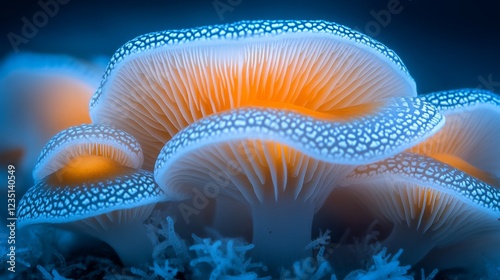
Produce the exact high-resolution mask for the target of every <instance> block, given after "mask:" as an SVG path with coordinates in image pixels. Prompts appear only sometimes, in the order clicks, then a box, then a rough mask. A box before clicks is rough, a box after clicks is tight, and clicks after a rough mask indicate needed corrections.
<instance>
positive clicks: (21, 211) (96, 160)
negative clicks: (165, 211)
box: [17, 124, 167, 265]
mask: <svg viewBox="0 0 500 280" xmlns="http://www.w3.org/2000/svg"><path fill="white" fill-rule="evenodd" d="M141 160H142V153H141V149H140V146H139V143H137V142H136V141H135V139H134V138H132V137H131V136H130V135H128V134H126V133H125V132H123V131H119V130H116V129H113V128H111V127H108V126H102V125H96V124H92V125H82V126H77V127H71V128H69V129H67V130H64V131H62V132H61V133H59V134H57V135H56V136H54V138H53V139H51V141H49V143H48V144H47V146H46V147H45V149H44V151H43V153H42V155H41V157H40V161H39V166H38V167H37V168H38V169H37V170H35V171H36V172H34V174H37V175H36V176H44V174H47V175H46V176H44V177H42V178H41V179H38V180H37V183H36V184H35V185H34V186H33V187H32V188H30V189H29V190H28V192H27V193H26V194H25V195H24V196H23V198H22V199H21V201H20V203H19V208H18V216H17V217H18V226H19V227H24V226H27V225H33V224H55V225H59V226H62V227H65V228H70V229H76V230H78V231H80V232H84V233H87V234H91V235H93V236H95V237H97V238H99V239H101V240H103V241H105V242H107V243H108V244H110V245H111V246H112V247H113V248H114V249H115V250H116V251H117V253H118V254H119V256H120V258H121V259H122V261H123V262H124V263H125V264H127V265H131V264H136V263H138V262H144V261H146V260H147V259H148V258H149V257H151V253H152V251H151V250H152V244H151V243H150V242H149V240H148V239H147V236H146V233H145V228H144V226H143V225H142V223H143V222H144V220H145V219H146V218H147V217H148V216H149V214H150V213H151V212H152V210H153V208H154V206H155V205H156V203H158V202H160V201H165V200H166V199H167V198H166V197H165V196H164V194H163V192H162V191H161V190H160V188H158V186H157V185H156V183H155V181H154V179H153V174H152V173H151V172H149V171H145V170H141V169H138V168H139V167H140V163H141ZM127 164H128V165H127Z"/></svg>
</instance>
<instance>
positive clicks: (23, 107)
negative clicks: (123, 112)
mask: <svg viewBox="0 0 500 280" xmlns="http://www.w3.org/2000/svg"><path fill="white" fill-rule="evenodd" d="M102 71H103V69H101V68H100V67H96V66H94V65H92V64H88V63H86V62H84V61H80V60H78V59H75V58H73V57H68V56H64V55H45V54H36V53H17V54H11V55H9V56H7V57H6V58H5V59H4V60H3V61H2V64H1V65H0V91H1V92H0V99H1V102H0V119H2V120H5V121H2V122H1V124H0V131H1V134H2V137H1V138H0V155H2V157H4V156H5V155H9V154H10V155H12V152H13V151H17V152H18V153H16V155H18V157H16V158H12V159H11V161H10V163H12V162H13V161H12V160H14V159H15V160H16V161H17V162H16V163H17V164H19V172H23V173H26V175H27V177H29V175H28V174H29V173H30V172H31V170H32V169H33V167H34V165H35V163H36V159H37V156H38V154H39V153H40V150H41V149H42V148H43V146H44V144H45V143H46V142H47V141H48V140H49V139H50V138H51V137H52V136H53V135H54V134H56V133H57V132H59V131H61V130H63V129H65V128H68V127H70V126H74V125H79V124H82V123H90V116H89V110H88V103H89V101H90V98H91V96H92V93H93V92H94V91H95V90H96V88H97V87H98V85H99V81H100V78H101V75H102ZM7 120H8V121H7ZM18 174H19V173H18ZM23 179H24V178H23ZM26 180H27V182H26V183H28V184H31V183H29V181H31V178H26Z"/></svg>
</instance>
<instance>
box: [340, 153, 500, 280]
mask: <svg viewBox="0 0 500 280" xmlns="http://www.w3.org/2000/svg"><path fill="white" fill-rule="evenodd" d="M346 182H348V183H345V184H344V186H345V187H344V188H339V189H337V190H335V191H334V192H332V197H335V199H336V200H344V201H350V204H349V205H350V207H348V208H347V207H346V208H344V209H343V210H344V211H345V212H349V213H355V214H358V215H366V213H369V215H371V217H372V218H374V219H377V220H379V221H380V223H382V224H390V225H392V226H393V228H392V231H391V232H390V234H389V235H388V236H387V237H386V238H385V239H383V240H382V246H384V247H387V248H388V249H389V250H390V251H393V252H396V251H398V250H399V249H400V248H402V249H404V253H403V255H402V256H401V258H400V260H401V263H403V264H412V265H413V264H416V263H417V262H419V261H420V260H422V259H423V258H424V257H425V256H426V255H428V254H429V253H430V252H431V250H437V251H438V252H439V250H441V254H440V256H441V257H442V259H439V258H433V259H432V260H434V261H436V262H435V263H433V262H429V263H428V265H429V266H428V268H431V269H434V268H436V266H437V268H438V269H440V270H443V269H451V268H462V269H468V270H469V271H470V272H472V271H474V272H477V271H478V270H481V269H482V268H483V266H482V265H480V267H478V266H477V264H478V262H480V260H481V258H482V256H489V257H492V258H498V257H500V251H499V250H498V249H499V248H498V244H500V235H499V234H498V233H499V232H500V221H499V217H500V189H499V188H498V186H492V185H489V184H488V183H486V182H484V181H481V180H479V179H477V178H474V177H473V176H470V175H468V174H466V173H465V172H463V171H461V170H459V169H457V168H454V167H453V166H451V165H448V164H446V163H443V162H440V161H438V160H436V159H434V158H431V157H427V156H422V155H416V154H411V153H402V154H399V155H397V156H395V157H392V158H389V159H386V160H384V161H381V162H377V163H374V164H370V165H365V166H360V167H358V168H356V170H355V171H354V172H353V173H352V174H351V175H349V176H348V178H347V179H346ZM363 210H364V211H363ZM363 212H364V213H363ZM478 241H480V242H478ZM469 245H470V246H469ZM464 246H465V247H464ZM457 247H458V248H460V247H461V248H462V251H461V253H460V254H461V255H456V253H453V252H454V251H455V252H458V250H457ZM445 252H448V253H447V254H451V255H448V256H446V257H445V255H446V253H445ZM475 257H477V258H478V260H472V259H474V258H475ZM426 258H427V257H426ZM460 259H462V260H460ZM457 260H459V262H457ZM471 264H473V265H475V266H476V267H471ZM460 265H464V266H462V267H460ZM476 276H477V275H476ZM483 276H484V275H483Z"/></svg>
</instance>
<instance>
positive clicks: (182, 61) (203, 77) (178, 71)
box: [90, 20, 416, 169]
mask: <svg viewBox="0 0 500 280" xmlns="http://www.w3.org/2000/svg"><path fill="white" fill-rule="evenodd" d="M397 96H405V97H413V96H416V89H415V83H414V81H413V79H412V78H411V77H410V75H409V74H408V71H407V69H406V68H405V66H404V65H403V63H402V62H401V60H400V59H399V57H398V56H397V55H396V54H395V53H394V52H393V51H391V50H390V49H388V48H387V47H385V46H384V45H382V44H381V43H379V42H377V41H375V40H373V39H371V38H369V37H367V36H366V35H363V34H361V33H358V32H356V31H353V30H351V29H349V28H347V27H344V26H342V25H338V24H335V23H330V22H325V21H292V20H289V21H286V20H270V21H242V22H237V23H233V24H225V25H214V26H206V27H199V28H192V29H182V30H172V31H163V32H155V33H149V34H145V35H142V36H139V37H137V38H135V39H133V40H131V41H130V42H128V43H126V44H125V45H124V46H123V47H121V48H120V49H118V50H117V52H116V53H115V54H114V56H113V58H112V59H111V62H110V64H109V65H108V69H107V70H106V72H105V74H104V76H103V80H102V83H101V86H100V87H99V89H98V90H97V91H96V93H95V94H94V96H93V97H92V100H91V103H90V110H91V117H92V120H93V121H94V122H96V123H103V124H113V125H114V126H116V127H117V128H120V129H122V130H125V131H127V132H129V133H131V134H132V135H134V136H135V137H136V138H137V139H138V141H139V142H140V143H141V145H142V147H143V149H144V153H145V168H146V169H152V168H153V166H154V161H155V159H156V157H157V155H158V153H159V151H160V149H161V148H162V147H163V145H164V144H165V143H166V142H167V141H168V140H169V139H170V138H171V137H172V136H173V135H175V134H176V133H177V132H178V131H180V130H181V129H182V128H184V127H185V126H187V125H189V124H190V123H193V122H194V121H196V120H198V119H200V118H203V117H206V116H208V115H211V114H213V113H217V112H221V111H225V110H228V109H232V108H238V107H241V106H261V105H262V104H265V105H266V106H268V107H274V108H283V107H284V105H283V104H292V105H295V106H299V107H303V108H305V109H309V110H314V111H318V112H330V111H333V110H337V109H341V108H346V107H349V106H355V105H361V104H365V103H369V102H372V101H375V100H379V99H384V98H389V97H397Z"/></svg>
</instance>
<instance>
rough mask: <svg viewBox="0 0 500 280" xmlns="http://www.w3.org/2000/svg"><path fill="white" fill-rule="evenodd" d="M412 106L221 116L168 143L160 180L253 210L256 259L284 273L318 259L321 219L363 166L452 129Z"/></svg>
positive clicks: (169, 189)
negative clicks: (317, 216) (315, 222)
mask: <svg viewBox="0 0 500 280" xmlns="http://www.w3.org/2000/svg"><path fill="white" fill-rule="evenodd" d="M410 100H411V99H409V98H394V99H390V100H386V101H384V102H382V104H381V105H380V108H379V110H377V111H376V113H373V114H370V115H367V116H363V117H358V118H354V119H350V120H335V118H334V116H330V119H318V118H313V117H311V116H309V115H304V114H303V113H302V112H301V111H292V110H283V109H271V108H262V107H247V108H240V109H233V110H230V111H227V112H222V113H219V114H214V115H211V116H209V117H206V118H203V119H201V120H199V121H197V122H194V123H193V124H191V125H189V126H188V127H186V128H185V129H183V130H182V131H180V132H179V133H178V134H176V135H175V136H174V137H173V138H172V139H171V140H170V141H169V142H167V144H166V145H165V146H164V147H163V149H162V150H161V152H160V154H159V156H158V160H157V161H156V165H155V179H156V181H157V183H158V185H159V186H160V187H161V188H162V189H163V190H164V192H165V193H166V194H167V195H168V196H169V197H173V198H176V199H186V198H189V197H192V196H193V195H194V194H195V193H196V192H199V191H200V190H202V191H204V192H210V193H213V194H214V196H215V197H216V199H219V197H220V196H219V194H220V195H221V196H222V197H224V196H228V197H232V198H234V199H237V200H239V201H240V202H241V203H243V204H246V205H248V207H249V209H250V211H251V213H252V219H253V236H252V239H253V243H254V244H255V249H254V253H255V256H256V257H257V258H258V259H259V260H262V261H264V262H265V263H266V264H267V265H269V266H270V268H271V269H272V270H273V271H274V272H276V271H279V269H280V268H281V267H283V266H286V265H290V264H291V262H292V261H294V260H297V259H298V258H300V257H303V256H306V255H307V254H309V253H310V252H308V251H307V250H306V245H307V244H308V243H309V242H310V240H311V223H312V218H313V215H314V213H315V212H316V211H317V209H318V208H319V207H321V205H322V203H323V201H324V199H325V198H326V196H327V195H328V194H329V192H330V191H331V190H332V189H334V188H335V187H336V186H337V185H338V182H340V181H341V180H342V178H344V177H345V176H346V175H347V174H348V173H349V172H350V171H352V170H353V169H354V168H355V165H357V164H360V163H368V162H373V161H375V160H379V159H382V158H385V157H387V156H390V155H393V154H395V153H397V152H400V151H402V150H404V149H406V148H407V147H409V146H412V145H413V144H414V143H418V142H420V141H421V140H422V139H425V138H426V137H428V136H429V135H431V134H432V133H434V132H435V131H436V130H437V129H438V128H439V127H440V126H441V125H442V122H443V118H442V116H441V115H439V114H438V113H437V112H436V111H435V110H434V108H433V107H431V106H428V104H426V103H423V102H418V101H417V102H409V101H410ZM332 118H333V120H332ZM218 176H219V177H220V176H222V177H224V178H225V183H224V184H221V183H220V181H218V180H216V178H217V177H218Z"/></svg>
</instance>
